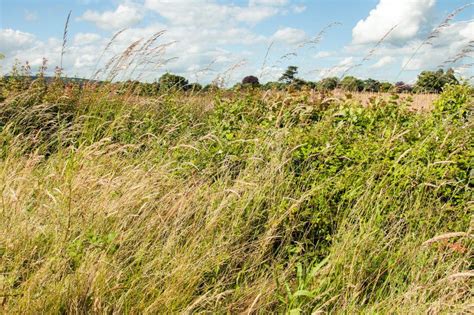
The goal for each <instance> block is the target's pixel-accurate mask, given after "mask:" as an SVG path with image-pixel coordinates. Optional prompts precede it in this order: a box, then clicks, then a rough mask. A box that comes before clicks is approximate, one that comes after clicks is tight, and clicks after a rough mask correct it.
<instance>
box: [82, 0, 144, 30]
mask: <svg viewBox="0 0 474 315" xmlns="http://www.w3.org/2000/svg"><path fill="white" fill-rule="evenodd" d="M78 19H79V20H83V21H88V22H92V23H95V24H96V25H97V26H98V27H100V28H103V29H106V30H116V29H120V28H124V27H130V26H133V25H135V24H137V23H139V22H140V21H141V20H142V19H143V12H142V10H141V8H140V7H139V6H138V5H135V4H132V3H125V4H120V5H119V6H118V7H117V9H115V11H105V12H103V13H99V12H97V11H91V10H87V11H86V12H85V13H84V14H83V15H82V16H81V17H79V18H78Z"/></svg>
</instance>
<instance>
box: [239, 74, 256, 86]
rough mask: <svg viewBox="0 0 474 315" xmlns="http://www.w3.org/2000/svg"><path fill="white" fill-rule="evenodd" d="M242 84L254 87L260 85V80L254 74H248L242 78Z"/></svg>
mask: <svg viewBox="0 0 474 315" xmlns="http://www.w3.org/2000/svg"><path fill="white" fill-rule="evenodd" d="M242 85H246V86H253V87H256V86H259V85H260V82H259V81H258V78H257V77H256V76H253V75H249V76H246V77H245V78H243V79H242Z"/></svg>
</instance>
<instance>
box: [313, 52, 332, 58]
mask: <svg viewBox="0 0 474 315" xmlns="http://www.w3.org/2000/svg"><path fill="white" fill-rule="evenodd" d="M332 55H333V53H332V52H330V51H320V52H318V53H316V54H315V55H314V58H316V59H318V58H327V57H330V56H332Z"/></svg>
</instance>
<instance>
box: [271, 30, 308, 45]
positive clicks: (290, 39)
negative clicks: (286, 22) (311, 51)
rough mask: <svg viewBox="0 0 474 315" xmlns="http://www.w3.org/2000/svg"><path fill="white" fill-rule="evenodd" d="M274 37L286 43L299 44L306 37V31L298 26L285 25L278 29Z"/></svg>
mask: <svg viewBox="0 0 474 315" xmlns="http://www.w3.org/2000/svg"><path fill="white" fill-rule="evenodd" d="M272 39H273V40H274V41H277V42H283V43H286V44H298V43H301V42H302V41H304V40H305V39H306V33H305V31H303V30H300V29H297V28H292V27H285V28H281V29H279V30H278V31H276V32H275V34H273V36H272Z"/></svg>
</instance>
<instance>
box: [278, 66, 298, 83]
mask: <svg viewBox="0 0 474 315" xmlns="http://www.w3.org/2000/svg"><path fill="white" fill-rule="evenodd" d="M296 74H298V67H296V66H289V67H288V68H287V69H286V71H285V72H284V73H283V74H282V75H281V77H280V78H279V79H278V81H280V82H283V83H286V84H291V83H293V82H294V81H295V79H296Z"/></svg>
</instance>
